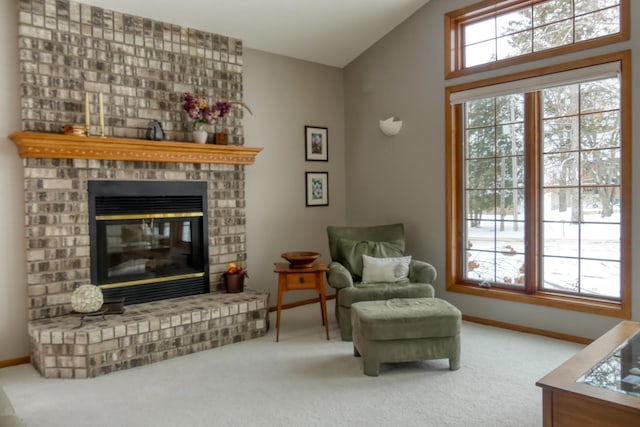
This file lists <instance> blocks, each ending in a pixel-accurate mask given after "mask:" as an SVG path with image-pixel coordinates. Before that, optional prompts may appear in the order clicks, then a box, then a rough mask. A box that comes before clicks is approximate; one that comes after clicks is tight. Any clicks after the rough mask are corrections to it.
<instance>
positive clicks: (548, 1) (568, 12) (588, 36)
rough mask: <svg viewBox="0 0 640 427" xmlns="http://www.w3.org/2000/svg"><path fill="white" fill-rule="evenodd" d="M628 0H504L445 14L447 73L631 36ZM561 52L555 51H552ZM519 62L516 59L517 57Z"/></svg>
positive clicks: (456, 72)
mask: <svg viewBox="0 0 640 427" xmlns="http://www.w3.org/2000/svg"><path fill="white" fill-rule="evenodd" d="M628 1H629V0H506V1H499V2H490V3H491V4H490V5H489V4H487V3H489V2H483V3H479V4H477V5H476V6H472V7H470V8H464V9H460V10H457V11H453V12H450V13H448V14H447V15H446V17H447V21H446V22H447V36H446V41H447V43H448V46H447V49H446V54H447V64H449V66H448V67H449V68H448V70H447V73H448V77H453V76H455V75H457V74H465V72H470V71H472V70H474V69H475V68H477V69H478V71H481V70H483V69H486V68H487V67H489V68H495V67H496V66H498V65H499V64H500V63H503V62H504V63H505V65H508V64H511V63H514V61H513V60H512V61H508V60H509V59H514V58H518V57H523V56H527V57H529V58H528V59H535V57H542V56H545V55H548V54H549V53H550V52H549V51H550V50H556V51H557V50H560V51H562V48H563V47H564V48H565V49H564V50H567V49H571V50H576V49H581V48H589V47H593V46H596V45H600V44H605V43H613V42H615V41H620V40H624V39H628V37H629V35H628V34H629V21H628V19H627V16H628V10H629V4H628ZM554 54H557V52H554ZM515 61H517V60H515Z"/></svg>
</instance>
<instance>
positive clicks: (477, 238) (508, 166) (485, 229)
mask: <svg viewBox="0 0 640 427" xmlns="http://www.w3.org/2000/svg"><path fill="white" fill-rule="evenodd" d="M464 117H465V119H464V131H465V133H464V146H465V152H466V156H465V160H464V164H465V180H464V195H465V197H464V198H465V204H464V210H465V215H464V217H465V228H464V230H465V237H466V239H465V242H466V251H465V258H466V262H465V277H466V278H468V279H472V280H477V281H479V282H481V283H483V284H485V283H486V284H488V283H494V284H495V283H500V284H503V285H508V286H519V287H522V285H523V283H524V282H523V276H524V269H523V268H522V266H524V230H525V228H524V220H525V216H524V215H525V212H524V209H523V206H524V191H523V190H524V184H525V157H524V154H525V152H524V142H525V139H524V118H525V109H524V95H523V94H521V93H518V94H512V95H507V96H500V97H491V98H484V99H479V100H474V101H469V102H466V103H464Z"/></svg>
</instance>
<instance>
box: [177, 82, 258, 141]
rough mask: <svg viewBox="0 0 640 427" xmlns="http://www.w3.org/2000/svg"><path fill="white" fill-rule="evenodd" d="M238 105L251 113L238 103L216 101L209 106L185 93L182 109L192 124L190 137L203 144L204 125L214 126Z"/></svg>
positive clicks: (204, 137) (204, 139)
mask: <svg viewBox="0 0 640 427" xmlns="http://www.w3.org/2000/svg"><path fill="white" fill-rule="evenodd" d="M234 105H240V106H242V107H244V108H246V109H247V111H249V113H251V109H250V108H249V107H247V105H245V104H244V103H242V102H240V101H218V102H215V103H214V104H209V103H207V101H205V100H204V98H202V97H201V96H200V95H196V94H194V93H185V94H183V95H182V108H183V109H184V111H185V112H186V113H187V117H188V118H189V120H190V121H191V122H192V123H193V130H192V136H193V139H194V141H195V142H197V143H200V144H204V143H205V142H206V141H207V131H206V130H205V129H204V126H205V125H215V124H216V122H217V121H218V119H221V118H223V117H225V116H226V115H227V114H229V112H230V111H231V107H232V106H234Z"/></svg>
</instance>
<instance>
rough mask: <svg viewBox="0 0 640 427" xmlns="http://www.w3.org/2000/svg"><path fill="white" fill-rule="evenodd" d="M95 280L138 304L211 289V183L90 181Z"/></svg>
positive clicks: (111, 294) (108, 292) (109, 295)
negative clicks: (208, 201)
mask: <svg viewBox="0 0 640 427" xmlns="http://www.w3.org/2000/svg"><path fill="white" fill-rule="evenodd" d="M88 191H89V237H90V253H91V257H90V258H91V281H92V283H93V284H94V285H97V286H99V287H100V288H101V289H102V291H103V294H104V297H105V299H107V300H109V299H120V298H124V304H138V303H142V302H150V301H156V300H162V299H169V298H176V297H182V296H188V295H196V294H203V293H207V292H209V263H208V249H207V233H206V230H207V183H206V182H167V181H89V182H88Z"/></svg>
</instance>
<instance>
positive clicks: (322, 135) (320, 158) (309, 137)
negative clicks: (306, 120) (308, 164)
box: [304, 126, 329, 162]
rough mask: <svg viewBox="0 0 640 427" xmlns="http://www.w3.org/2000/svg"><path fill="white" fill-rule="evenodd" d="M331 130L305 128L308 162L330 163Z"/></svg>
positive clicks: (314, 127) (312, 127)
mask: <svg viewBox="0 0 640 427" xmlns="http://www.w3.org/2000/svg"><path fill="white" fill-rule="evenodd" d="M328 138H329V130H328V129H327V128H321V127H317V126H305V127H304V139H305V150H304V152H305V159H306V160H307V161H315V162H327V161H329V140H328Z"/></svg>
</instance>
